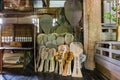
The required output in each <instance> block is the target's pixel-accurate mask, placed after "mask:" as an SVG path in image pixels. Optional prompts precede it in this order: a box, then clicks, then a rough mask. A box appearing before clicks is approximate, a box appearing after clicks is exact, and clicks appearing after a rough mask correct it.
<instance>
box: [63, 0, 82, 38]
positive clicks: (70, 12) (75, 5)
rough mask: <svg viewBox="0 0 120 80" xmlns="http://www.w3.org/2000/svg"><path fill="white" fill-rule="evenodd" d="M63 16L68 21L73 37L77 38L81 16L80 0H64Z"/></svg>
mask: <svg viewBox="0 0 120 80" xmlns="http://www.w3.org/2000/svg"><path fill="white" fill-rule="evenodd" d="M64 10H65V16H66V18H67V20H68V22H69V23H70V25H71V27H72V30H73V34H74V33H75V38H76V39H77V38H79V36H80V31H81V28H80V26H79V22H80V20H81V18H82V3H81V0H66V2H65V4H64Z"/></svg>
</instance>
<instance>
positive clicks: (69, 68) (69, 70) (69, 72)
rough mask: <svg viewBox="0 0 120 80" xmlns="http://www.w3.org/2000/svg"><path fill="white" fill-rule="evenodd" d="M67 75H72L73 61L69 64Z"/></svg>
mask: <svg viewBox="0 0 120 80" xmlns="http://www.w3.org/2000/svg"><path fill="white" fill-rule="evenodd" d="M67 75H71V61H70V62H69V64H68V70H67Z"/></svg>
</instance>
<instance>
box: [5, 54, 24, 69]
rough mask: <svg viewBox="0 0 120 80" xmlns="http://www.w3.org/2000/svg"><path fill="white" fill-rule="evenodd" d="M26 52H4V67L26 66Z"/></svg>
mask: <svg viewBox="0 0 120 80" xmlns="http://www.w3.org/2000/svg"><path fill="white" fill-rule="evenodd" d="M23 62H24V53H4V54H3V67H7V68H22V67H23V66H24V64H23Z"/></svg>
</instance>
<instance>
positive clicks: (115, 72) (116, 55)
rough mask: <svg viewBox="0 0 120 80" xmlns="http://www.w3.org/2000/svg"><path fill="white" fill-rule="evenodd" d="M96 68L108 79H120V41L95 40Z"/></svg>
mask: <svg viewBox="0 0 120 80" xmlns="http://www.w3.org/2000/svg"><path fill="white" fill-rule="evenodd" d="M95 52H96V54H95V62H96V68H97V69H98V70H99V71H100V72H101V73H103V74H104V75H105V76H106V77H108V78H110V80H120V42H113V41H112V42H110V41H107V42H97V43H96V51H95Z"/></svg>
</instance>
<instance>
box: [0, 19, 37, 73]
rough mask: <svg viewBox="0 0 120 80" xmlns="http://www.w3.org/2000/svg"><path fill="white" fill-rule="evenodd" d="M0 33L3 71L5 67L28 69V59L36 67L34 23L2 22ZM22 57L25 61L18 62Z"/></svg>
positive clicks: (0, 55) (0, 62)
mask: <svg viewBox="0 0 120 80" xmlns="http://www.w3.org/2000/svg"><path fill="white" fill-rule="evenodd" d="M13 22H14V21H13ZM0 34H1V35H0V72H1V73H2V72H3V69H4V68H22V69H26V65H27V62H28V61H27V59H29V62H32V63H31V65H32V66H33V67H35V65H34V62H35V52H36V50H35V47H36V26H35V25H34V24H32V23H26V24H25V23H24V24H22V23H21V24H18V23H9V24H7V23H4V24H1V28H0ZM8 53H9V56H8ZM16 55H17V56H16ZM21 55H23V56H21ZM28 55H31V56H28ZM20 59H22V60H23V61H21V62H20V63H19V62H17V60H20ZM11 70H12V69H11ZM33 71H34V69H33Z"/></svg>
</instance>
